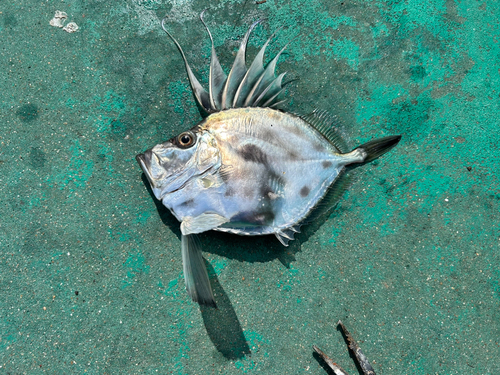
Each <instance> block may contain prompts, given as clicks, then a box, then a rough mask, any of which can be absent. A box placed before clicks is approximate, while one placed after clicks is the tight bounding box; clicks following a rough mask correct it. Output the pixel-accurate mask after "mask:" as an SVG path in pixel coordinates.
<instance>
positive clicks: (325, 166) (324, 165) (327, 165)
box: [321, 160, 332, 169]
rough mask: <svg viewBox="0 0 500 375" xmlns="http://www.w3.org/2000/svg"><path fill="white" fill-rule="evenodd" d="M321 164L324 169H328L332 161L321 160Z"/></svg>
mask: <svg viewBox="0 0 500 375" xmlns="http://www.w3.org/2000/svg"><path fill="white" fill-rule="evenodd" d="M321 165H322V166H323V168H324V169H328V168H330V167H331V166H332V162H331V161H328V160H323V162H322V163H321Z"/></svg>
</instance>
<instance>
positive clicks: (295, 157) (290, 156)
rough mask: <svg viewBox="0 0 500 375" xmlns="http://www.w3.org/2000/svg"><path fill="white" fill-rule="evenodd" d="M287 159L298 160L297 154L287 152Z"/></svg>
mask: <svg viewBox="0 0 500 375" xmlns="http://www.w3.org/2000/svg"><path fill="white" fill-rule="evenodd" d="M288 157H289V158H290V160H293V161H297V160H299V154H297V153H296V152H295V151H288Z"/></svg>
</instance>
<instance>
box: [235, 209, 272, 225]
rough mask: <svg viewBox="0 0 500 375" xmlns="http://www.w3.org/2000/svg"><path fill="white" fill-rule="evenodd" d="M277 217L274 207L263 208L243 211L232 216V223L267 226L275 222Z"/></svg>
mask: <svg viewBox="0 0 500 375" xmlns="http://www.w3.org/2000/svg"><path fill="white" fill-rule="evenodd" d="M275 217H276V215H275V213H274V212H273V210H272V209H263V210H258V211H253V212H243V213H240V214H238V215H235V216H233V217H232V218H231V223H239V224H240V225H244V226H245V225H246V226H256V225H258V226H266V225H269V224H271V223H272V222H273V220H274V218H275Z"/></svg>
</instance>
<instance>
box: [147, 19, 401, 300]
mask: <svg viewBox="0 0 500 375" xmlns="http://www.w3.org/2000/svg"><path fill="white" fill-rule="evenodd" d="M202 21H203V19H202ZM255 25H256V23H254V24H253V25H252V26H251V28H250V30H249V31H248V32H247V34H246V35H245V37H244V39H243V42H242V44H241V47H240V50H239V51H238V54H237V56H236V59H235V62H234V64H233V68H232V69H231V72H230V74H229V76H227V77H226V76H225V75H224V73H223V72H222V69H220V65H219V63H218V60H217V57H216V55H215V52H214V49H213V45H212V62H211V66H210V88H209V92H208V93H207V92H206V91H205V90H204V89H203V88H202V87H201V85H200V84H199V83H198V81H197V80H196V78H195V77H194V75H193V74H192V72H191V69H190V67H189V65H188V64H187V62H186V60H185V58H184V61H185V64H186V69H187V72H188V77H189V80H190V83H191V87H192V89H193V93H194V96H195V98H196V100H197V102H198V105H199V106H200V107H201V108H202V110H204V112H206V114H208V116H207V117H206V118H205V119H204V120H202V121H201V122H200V123H199V124H197V125H196V126H194V127H193V128H192V129H190V130H188V131H184V132H182V133H181V134H179V135H178V136H176V137H174V138H172V139H171V140H169V141H167V142H163V143H161V144H158V145H156V146H155V147H153V148H151V149H149V150H147V151H145V152H144V153H142V154H139V155H137V160H138V162H139V164H140V166H141V168H142V170H143V171H144V173H145V175H146V176H147V178H148V180H149V182H150V184H151V187H152V190H153V193H154V195H155V196H156V198H157V199H158V200H161V201H162V203H163V205H164V206H165V207H167V208H168V209H169V210H170V211H171V212H172V214H173V215H174V216H175V217H176V218H177V219H178V220H179V221H180V222H181V232H182V246H181V248H182V255H183V264H184V275H185V279H186V288H187V291H188V293H189V294H190V296H191V297H192V298H193V300H194V301H197V302H199V303H200V304H206V305H212V306H215V300H214V298H213V295H212V291H211V287H210V281H209V279H208V275H207V271H206V268H205V265H204V262H203V258H202V255H201V249H200V244H199V241H198V240H197V238H196V234H197V233H201V232H205V231H208V230H217V231H223V232H230V233H235V234H239V235H265V234H274V235H275V236H276V237H277V238H278V239H279V241H280V242H281V243H282V244H283V245H285V246H286V245H288V242H289V241H290V240H292V239H293V236H294V234H295V233H296V232H298V231H299V228H300V225H301V224H302V223H303V222H304V220H305V219H306V218H307V217H308V216H309V214H310V213H311V211H312V210H313V209H314V208H315V207H316V206H317V204H318V202H320V201H321V199H322V198H323V197H324V196H325V194H326V193H327V191H328V190H329V189H332V187H334V186H335V182H336V180H337V179H338V177H339V175H340V174H341V173H342V172H343V170H344V168H345V166H347V165H349V164H355V163H364V162H368V161H371V160H373V159H375V158H377V157H378V156H380V155H382V154H383V153H385V152H387V151H388V150H390V149H391V148H392V147H394V146H395V145H396V144H397V143H398V142H399V140H400V136H390V137H385V138H381V139H378V140H374V141H370V142H368V143H366V144H364V145H361V146H359V147H358V148H356V149H354V150H352V151H348V150H347V146H346V145H345V142H344V141H343V140H342V138H341V137H340V136H339V135H338V134H337V133H336V132H335V129H334V127H333V125H332V123H333V122H334V119H332V118H331V117H330V116H329V115H328V114H326V112H322V111H314V112H313V113H311V114H309V115H306V116H298V115H295V114H291V113H287V112H284V111H280V110H277V109H275V108H273V107H275V106H276V105H277V104H278V103H279V102H278V101H277V100H278V95H279V93H281V91H282V86H281V80H282V78H283V74H281V75H279V76H278V77H275V75H274V69H275V66H276V62H277V57H275V58H274V59H273V60H272V61H271V62H270V63H269V64H268V65H267V67H266V68H264V66H263V64H262V57H263V54H264V50H265V47H266V46H267V44H268V43H269V40H268V41H267V42H266V44H265V45H264V47H263V48H262V49H261V51H260V52H259V53H258V55H257V56H256V58H255V59H254V61H253V62H252V64H251V66H250V68H249V69H248V70H247V69H246V64H245V48H246V43H247V41H248V37H249V35H250V32H251V30H252V29H253V27H255ZM164 29H165V28H164ZM207 30H208V29H207ZM165 31H166V30H165ZM167 33H168V31H167ZM169 35H170V34H169ZM172 39H173V38H172ZM173 40H174V42H175V43H176V45H177V47H178V48H179V50H180V51H181V53H182V55H183V57H184V53H183V51H182V49H181V47H180V46H179V44H178V43H177V41H176V40H175V39H173ZM280 53H281V52H280ZM278 56H279V54H278Z"/></svg>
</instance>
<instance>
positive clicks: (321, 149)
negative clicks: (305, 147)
mask: <svg viewBox="0 0 500 375" xmlns="http://www.w3.org/2000/svg"><path fill="white" fill-rule="evenodd" d="M313 147H314V149H315V150H316V151H318V152H324V151H325V146H323V145H322V144H321V143H314V144H313Z"/></svg>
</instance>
